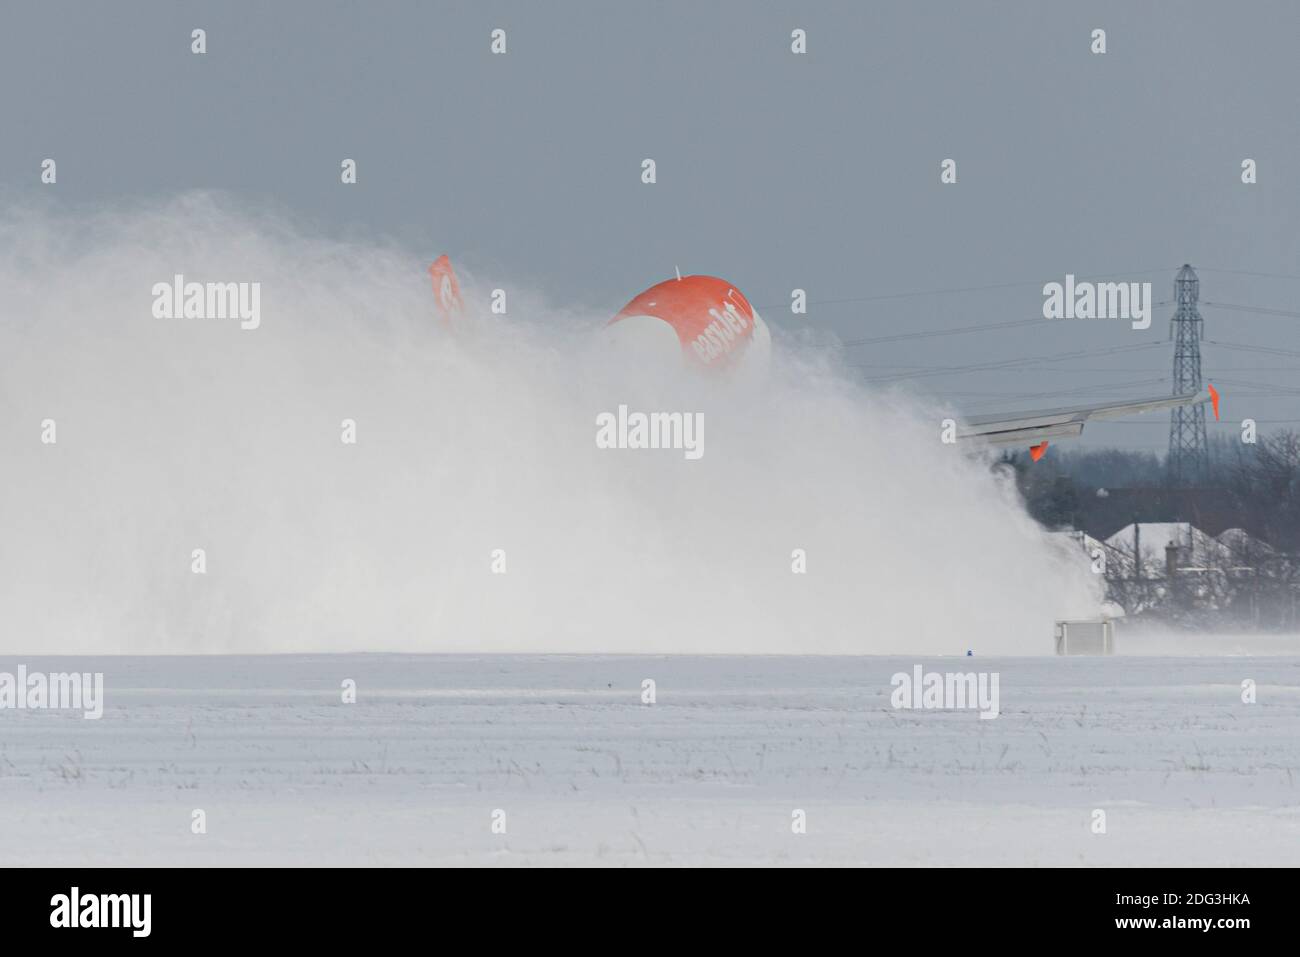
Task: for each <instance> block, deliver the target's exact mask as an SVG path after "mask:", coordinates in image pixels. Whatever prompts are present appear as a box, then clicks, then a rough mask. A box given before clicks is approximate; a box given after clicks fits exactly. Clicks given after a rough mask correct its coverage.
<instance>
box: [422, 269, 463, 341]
mask: <svg viewBox="0 0 1300 957" xmlns="http://www.w3.org/2000/svg"><path fill="white" fill-rule="evenodd" d="M429 275H430V276H432V277H433V296H434V299H435V300H436V301H437V303H438V315H439V318H441V319H442V321H443V323H444V324H445V325H454V324H455V323H457V322H459V321H460V319H461V317H462V316H463V315H464V314H465V303H464V302H463V301H462V300H461V298H460V282H459V281H458V280H457V279H456V271H455V270H454V269H452V268H451V260H450V259H449V258H448V257H447V256H445V255H443V256H439V257H438V258H437V259H435V260H434V262H433V265H432V266H430V267H429Z"/></svg>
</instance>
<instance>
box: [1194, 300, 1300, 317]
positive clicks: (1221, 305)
mask: <svg viewBox="0 0 1300 957" xmlns="http://www.w3.org/2000/svg"><path fill="white" fill-rule="evenodd" d="M1205 305H1207V306H1214V307H1215V308H1216V309H1230V310H1235V311H1237V312H1253V313H1259V314H1260V315H1264V316H1278V317H1281V318H1284V319H1300V312H1292V311H1291V310H1289V309H1268V308H1265V307H1264V306H1239V305H1235V304H1233V303H1230V302H1206V303H1205Z"/></svg>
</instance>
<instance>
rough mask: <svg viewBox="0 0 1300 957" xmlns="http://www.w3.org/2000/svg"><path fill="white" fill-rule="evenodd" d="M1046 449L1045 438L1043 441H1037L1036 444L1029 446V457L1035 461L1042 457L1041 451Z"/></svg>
mask: <svg viewBox="0 0 1300 957" xmlns="http://www.w3.org/2000/svg"><path fill="white" fill-rule="evenodd" d="M1046 451H1047V440H1046V439H1044V440H1043V441H1041V442H1039V443H1038V444H1037V445H1031V446H1030V447H1029V457H1030V458H1031V459H1033V460H1034V461H1035V462H1037V461H1038V460H1039V459H1041V458H1042V457H1043V453H1044V452H1046Z"/></svg>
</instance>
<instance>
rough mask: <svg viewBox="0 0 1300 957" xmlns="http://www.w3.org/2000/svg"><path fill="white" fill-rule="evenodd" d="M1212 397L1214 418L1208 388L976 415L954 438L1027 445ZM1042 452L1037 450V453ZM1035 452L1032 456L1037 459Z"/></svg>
mask: <svg viewBox="0 0 1300 957" xmlns="http://www.w3.org/2000/svg"><path fill="white" fill-rule="evenodd" d="M1211 399H1213V400H1214V412H1215V418H1216V419H1217V418H1218V412H1219V403H1218V395H1217V394H1216V393H1215V392H1214V391H1213V387H1211V391H1210V392H1208V393H1206V394H1204V395H1202V394H1201V393H1198V392H1192V393H1188V394H1187V395H1174V396H1159V397H1158V398H1153V399H1128V400H1126V401H1124V402H1102V403H1098V404H1097V405H1078V406H1071V407H1068V408H1064V409H1045V410H1042V411H1038V410H1035V411H1030V412H1003V413H998V414H995V415H977V416H972V417H970V418H967V419H964V420H962V421H961V422H958V423H957V438H958V439H959V440H964V441H978V442H983V443H985V444H987V445H1026V444H1031V445H1032V444H1034V443H1038V442H1042V443H1043V446H1042V447H1044V448H1045V447H1046V441H1045V440H1046V439H1056V438H1062V437H1069V436H1073V435H1079V434H1080V433H1082V432H1083V427H1084V425H1085V424H1086V423H1088V422H1091V421H1093V420H1101V419H1118V418H1121V417H1122V416H1126V415H1135V414H1137V413H1139V412H1157V411H1159V410H1161V409H1173V408H1176V407H1178V406H1183V405H1199V404H1200V403H1202V402H1209V401H1211ZM1041 454H1042V452H1041V451H1039V453H1038V455H1041ZM1038 455H1035V456H1034V458H1035V459H1037V458H1038Z"/></svg>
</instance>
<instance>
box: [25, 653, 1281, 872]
mask: <svg viewBox="0 0 1300 957" xmlns="http://www.w3.org/2000/svg"><path fill="white" fill-rule="evenodd" d="M1287 650H1289V651H1293V650H1294V649H1287ZM20 664H22V665H26V666H27V668H28V669H29V670H31V671H36V670H41V671H46V672H60V671H72V670H76V671H91V672H94V671H102V672H103V673H104V681H105V699H106V703H105V708H104V714H103V717H102V719H100V720H98V721H94V720H84V719H83V718H82V717H81V715H80V713H79V712H69V711H17V710H3V711H0V820H3V822H4V838H5V839H4V840H3V841H2V842H0V865H4V866H9V865H78V864H92V865H106V864H125V865H147V864H182V865H232V864H330V865H373V864H411V865H419V864H465V865H517V864H530V863H532V864H536V863H546V864H588V863H597V864H665V865H672V864H731V863H736V864H761V863H777V864H791V865H797V864H812V863H817V864H867V865H898V864H902V865H911V864H918V865H920V864H925V865H931V864H933V865H971V864H974V865H981V864H989V865H1020V864H1036V865H1076V864H1087V865H1131V864H1175V865H1234V866H1235V865H1247V866H1249V865H1261V864H1263V865H1297V864H1300V781H1297V777H1300V658H1294V657H1290V658H1288V657H1181V658H1173V657H1114V658H1105V659H1058V658H1052V657H1041V658H981V657H970V658H965V657H963V658H957V657H953V658H927V659H917V658H894V657H859V658H853V657H751V656H727V657H686V656H679V657H630V656H617V657H612V656H606V657H602V656H563V655H546V656H519V655H509V656H506V655H500V656H468V655H315V656H298V655H295V656H263V657H234V656H226V657H111V658H84V657H78V658H38V657H28V658H22V659H10V658H6V659H0V671H10V672H13V671H15V669H16V668H17V666H18V665H20ZM916 664H921V665H923V666H924V667H925V668H926V669H927V670H938V671H986V672H998V673H999V675H1000V698H1001V700H1000V706H1001V716H1000V717H998V718H997V719H996V720H980V719H979V718H978V716H977V714H976V713H975V712H974V711H907V710H896V709H894V708H893V707H891V704H890V692H891V690H892V689H891V686H890V679H891V676H892V675H893V674H894V673H896V672H910V671H911V669H912V668H913V666H914V665H916ZM647 678H649V679H653V681H654V682H655V689H656V697H657V700H656V702H655V703H654V704H643V703H642V700H641V699H642V682H643V680H644V679H647ZM345 679H352V680H354V681H355V682H356V689H357V691H356V696H357V700H356V703H355V704H345V703H343V702H342V700H341V699H342V686H343V682H344V681H345ZM1246 679H1252V680H1253V681H1254V682H1255V683H1256V686H1257V689H1258V690H1257V696H1258V700H1257V702H1256V703H1254V704H1245V703H1243V702H1242V691H1241V686H1242V682H1243V681H1244V680H1246ZM196 809H202V810H203V812H204V813H205V817H206V833H203V834H195V833H193V832H192V828H191V821H192V817H193V812H194V811H195V810H196ZM796 809H798V810H802V811H804V812H805V813H806V821H807V833H805V834H796V833H793V832H792V827H791V822H792V813H793V812H794V811H795V810H796ZM1095 809H1101V810H1104V811H1105V815H1106V833H1104V834H1096V833H1093V831H1092V823H1093V820H1094V813H1093V812H1094V810H1095ZM497 810H500V811H503V812H504V821H505V833H504V834H498V833H493V830H492V823H493V812H494V811H497Z"/></svg>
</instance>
